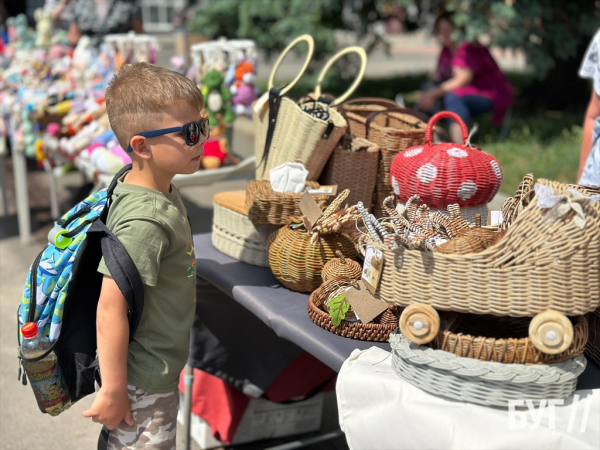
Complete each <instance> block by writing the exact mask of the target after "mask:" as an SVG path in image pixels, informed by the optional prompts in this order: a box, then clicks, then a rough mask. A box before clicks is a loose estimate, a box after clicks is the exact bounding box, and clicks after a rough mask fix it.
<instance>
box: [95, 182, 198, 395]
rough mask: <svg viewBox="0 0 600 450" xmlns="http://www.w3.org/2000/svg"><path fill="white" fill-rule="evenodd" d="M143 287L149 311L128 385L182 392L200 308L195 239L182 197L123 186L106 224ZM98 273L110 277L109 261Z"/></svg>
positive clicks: (132, 354)
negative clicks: (181, 381) (180, 386)
mask: <svg viewBox="0 0 600 450" xmlns="http://www.w3.org/2000/svg"><path fill="white" fill-rule="evenodd" d="M107 226H108V228H109V229H110V230H111V231H112V232H113V234H115V235H116V236H117V237H118V238H119V240H120V241H121V243H122V244H123V245H124V246H125V248H126V249H127V252H128V253H129V255H130V256H131V258H132V259H133V262H134V263H135V265H136V267H137V269H138V271H139V273H140V276H141V278H142V282H143V284H144V309H143V312H142V317H141V319H140V323H139V325H138V328H137V330H136V332H135V335H134V338H133V341H132V342H130V343H129V350H128V356H127V379H128V381H129V383H131V384H133V385H135V386H136V387H137V388H138V389H143V390H145V391H147V392H150V393H167V392H172V391H173V390H175V389H176V388H177V385H178V383H179V375H180V373H181V370H182V369H183V367H184V366H185V363H186V361H187V358H188V353H189V346H190V328H191V326H192V321H193V319H194V312H195V304H196V270H195V267H196V264H195V255H194V247H193V241H192V234H191V229H190V225H189V222H188V219H187V212H186V210H185V206H184V205H183V202H182V200H181V197H180V196H179V192H178V191H177V189H176V188H175V187H174V186H171V192H170V193H168V194H165V193H162V192H158V191H155V190H152V189H148V188H145V187H142V186H137V185H133V184H125V183H122V182H121V181H119V182H118V185H117V186H116V188H115V190H114V193H113V196H112V203H111V205H110V210H109V212H108V219H107ZM98 271H99V272H100V273H102V274H104V275H110V272H109V270H108V268H107V267H106V264H105V263H104V259H102V261H101V262H100V265H99V267H98Z"/></svg>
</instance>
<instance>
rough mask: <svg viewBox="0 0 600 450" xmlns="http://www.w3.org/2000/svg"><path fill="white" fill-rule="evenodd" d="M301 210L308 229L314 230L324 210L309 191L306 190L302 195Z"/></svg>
mask: <svg viewBox="0 0 600 450" xmlns="http://www.w3.org/2000/svg"><path fill="white" fill-rule="evenodd" d="M299 206H300V211H302V214H304V218H305V221H304V224H305V225H306V228H307V229H308V231H310V230H312V227H313V225H314V224H315V223H316V222H317V220H319V217H321V214H323V211H321V208H319V205H317V202H315V199H314V198H313V197H312V195H310V194H309V193H308V192H305V193H304V195H303V196H302V200H300V205H299Z"/></svg>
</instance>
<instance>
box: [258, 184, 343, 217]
mask: <svg viewBox="0 0 600 450" xmlns="http://www.w3.org/2000/svg"><path fill="white" fill-rule="evenodd" d="M306 186H309V187H311V188H315V189H316V188H318V187H319V183H316V182H314V181H308V182H307V183H306ZM303 195H304V192H301V193H299V194H294V193H293V192H275V191H274V190H273V189H272V188H271V182H270V181H267V180H252V181H250V182H249V183H248V185H247V186H246V208H247V211H248V217H249V218H250V220H251V221H252V223H256V224H263V225H267V224H270V225H285V224H286V223H287V218H288V217H289V216H292V217H298V216H301V215H302V212H301V211H300V200H302V196H303ZM331 198H332V197H331V196H330V195H329V194H313V199H314V200H315V201H316V202H317V203H319V204H321V205H327V204H328V203H329V201H330V199H331Z"/></svg>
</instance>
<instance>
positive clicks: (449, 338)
mask: <svg viewBox="0 0 600 450" xmlns="http://www.w3.org/2000/svg"><path fill="white" fill-rule="evenodd" d="M574 322H575V323H574V326H573V343H572V344H571V346H570V347H569V348H568V349H567V350H566V351H564V352H562V353H559V354H557V355H548V354H545V353H541V352H540V351H538V350H537V349H536V348H535V347H534V346H533V344H532V343H531V339H530V338H529V337H528V333H529V331H528V327H529V320H528V319H522V318H510V317H496V316H475V315H470V314H469V315H465V316H464V317H462V320H461V322H460V324H459V326H458V328H457V330H456V331H455V332H451V331H449V330H443V331H440V332H439V333H438V334H437V336H436V338H435V339H434V340H433V341H432V342H431V343H430V344H429V346H430V347H432V348H434V349H436V350H444V351H446V352H450V353H452V354H454V355H456V356H463V357H467V358H475V359H479V360H481V361H496V362H501V363H510V364H550V363H557V362H561V361H566V360H568V359H572V358H575V357H576V356H579V355H581V354H582V353H583V351H584V349H585V345H586V343H587V340H588V323H587V321H586V319H585V318H584V317H583V316H578V317H577V318H575V320H574ZM485 336H493V337H485Z"/></svg>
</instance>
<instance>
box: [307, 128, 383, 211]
mask: <svg viewBox="0 0 600 450" xmlns="http://www.w3.org/2000/svg"><path fill="white" fill-rule="evenodd" d="M378 165H379V147H378V146H377V145H375V144H373V143H371V142H369V141H367V140H366V139H362V138H357V137H352V136H348V135H346V136H345V137H343V138H342V139H341V141H340V144H338V146H337V147H336V148H335V150H334V151H333V153H332V154H331V157H330V158H329V161H328V162H327V165H326V166H325V169H324V170H323V173H322V174H321V178H320V179H319V182H320V183H321V184H324V185H337V187H338V191H342V190H343V189H350V190H351V192H350V195H349V196H348V199H347V200H346V203H347V204H349V205H356V204H357V203H358V202H359V201H361V202H363V203H364V204H365V205H368V206H370V205H371V202H372V201H373V194H374V192H375V184H376V182H377V170H378Z"/></svg>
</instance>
